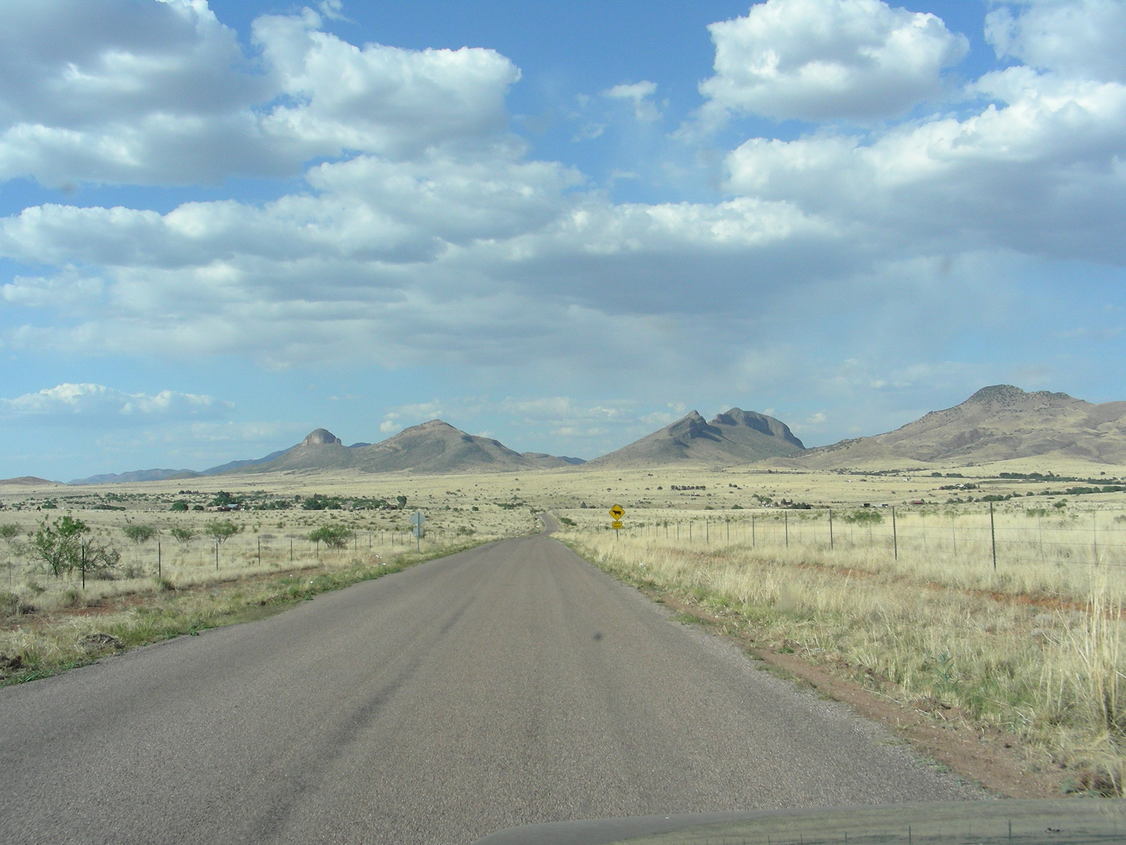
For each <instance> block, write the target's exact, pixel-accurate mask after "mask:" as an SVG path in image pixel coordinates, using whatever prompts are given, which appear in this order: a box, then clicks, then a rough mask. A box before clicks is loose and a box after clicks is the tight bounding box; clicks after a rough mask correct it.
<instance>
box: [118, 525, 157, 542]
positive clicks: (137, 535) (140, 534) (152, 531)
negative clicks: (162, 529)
mask: <svg viewBox="0 0 1126 845" xmlns="http://www.w3.org/2000/svg"><path fill="white" fill-rule="evenodd" d="M121 533H122V534H124V535H125V536H126V537H127V538H128V539H130V540H132V541H133V542H134V543H137V544H138V545H140V544H141V543H146V542H148V541H149V540H151V539H152V538H153V537H155V536H156V535H157V530H156V526H155V525H149V524H147V523H144V522H129V523H126V524H125V525H123V526H121Z"/></svg>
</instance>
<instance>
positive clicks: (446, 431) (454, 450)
mask: <svg viewBox="0 0 1126 845" xmlns="http://www.w3.org/2000/svg"><path fill="white" fill-rule="evenodd" d="M575 463H582V461H581V460H579V459H578V458H558V457H555V456H553V455H545V454H542V453H536V452H529V453H527V454H521V453H519V452H514V451H513V450H512V449H509V448H508V447H507V446H505V445H504V444H503V443H501V442H500V441H499V440H493V439H492V438H488V437H478V436H476V435H473V434H466V433H465V432H464V431H462V430H461V429H458V428H454V427H453V426H452V425H450V424H449V423H446V422H443V421H442V420H430V421H429V422H424V423H421V424H420V425H415V426H411V427H410V428H407V429H404V430H403V431H401V432H399V433H398V434H396V435H395V436H394V437H390V438H388V439H387V440H383V441H381V442H379V443H372V444H368V443H362V444H356V445H355V446H344V445H343V444H342V443H341V441H340V438H338V437H336V436H335V435H334V434H332V433H331V432H329V431H326V430H325V429H323V428H318V429H317V430H316V431H313V432H311V433H310V434H309V436H308V437H306V438H305V439H304V440H303V441H302V442H301V443H299V444H297V445H296V446H294V447H293V448H291V449H287V450H285V451H283V452H281V453H275V455H274V456H271V457H270V458H269V459H267V460H262V461H257V462H253V463H250V464H243V465H242V466H240V467H238V468H237V471H238V472H255V473H258V472H283V471H289V470H324V469H356V470H360V471H361V472H398V471H404V470H407V471H411V472H424V473H433V474H442V473H454V472H513V471H517V470H529V469H545V468H552V467H561V466H570V465H573V464H575Z"/></svg>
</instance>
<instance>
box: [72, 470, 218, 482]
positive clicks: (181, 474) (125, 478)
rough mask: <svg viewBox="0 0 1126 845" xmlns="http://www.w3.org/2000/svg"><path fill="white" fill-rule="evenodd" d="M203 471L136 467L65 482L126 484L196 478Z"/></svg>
mask: <svg viewBox="0 0 1126 845" xmlns="http://www.w3.org/2000/svg"><path fill="white" fill-rule="evenodd" d="M200 475H203V473H200V472H195V471H193V470H190V469H138V470H134V471H133V472H121V473H113V472H109V473H104V474H102V475H91V476H90V477H89V478H76V479H75V480H74V481H68V482H67V484H128V483H130V482H133V481H164V480H166V479H169V478H198V477H199V476H200Z"/></svg>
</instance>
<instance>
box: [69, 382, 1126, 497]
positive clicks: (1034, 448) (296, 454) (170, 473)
mask: <svg viewBox="0 0 1126 845" xmlns="http://www.w3.org/2000/svg"><path fill="white" fill-rule="evenodd" d="M1025 457H1043V458H1045V459H1046V460H1050V459H1053V458H1056V459H1065V458H1066V459H1080V460H1086V461H1092V462H1098V463H1108V464H1126V402H1108V403H1105V404H1101V405H1095V404H1092V403H1090V402H1085V401H1083V400H1082V399H1075V398H1074V397H1071V396H1068V395H1067V394H1066V393H1050V392H1047V391H1037V392H1032V393H1028V392H1025V391H1024V390H1021V389H1020V388H1018V387H1013V386H1012V385H993V386H991V387H985V388H982V389H981V390H979V391H977V393H975V394H973V395H972V396H971V397H969V399H967V400H966V401H965V402H962V403H961V404H959V405H956V406H954V407H952V408H947V409H945V410H941V411H932V412H930V413H928V414H926V415H925V416H923V417H921V418H920V419H918V420H915V421H914V422H910V423H907V424H906V425H904V426H901V427H900V428H897V429H896V430H895V431H890V432H887V433H885V434H877V435H875V436H872V437H861V438H856V439H853V440H843V441H841V442H840V443H836V444H833V445H831V446H821V447H817V448H814V449H806V448H805V446H804V445H803V444H802V442H801V440H799V439H798V438H797V437H795V436H794V434H793V432H791V431H790V428H789V426H787V425H786V424H785V423H783V422H782V421H780V420H777V419H775V418H774V417H770V416H767V415H765V414H760V413H756V412H754V411H744V410H742V409H740V408H731V409H730V410H728V411H725V412H724V413H722V414H719V415H717V416H716V417H715V418H714V419H712V420H710V421H709V420H705V419H704V417H703V416H701V415H700V414H699V413H698V412H697V411H691V412H690V413H688V414H686V415H685V416H684V417H682V418H681V419H679V420H677V421H676V422H674V423H671V424H670V425H667V426H665V427H664V428H662V429H660V430H658V431H655V432H653V433H652V434H649V435H646V436H645V437H642V438H641V439H640V440H637V441H635V442H633V443H631V444H629V445H628V446H624V447H622V448H621V449H617V450H616V451H613V452H610V453H609V454H607V455H603V456H602V457H599V458H595V459H594V460H592V461H589V462H584V461H582V460H581V459H579V458H568V457H557V456H554V455H546V454H543V453H539V452H516V451H513V450H512V449H509V448H508V447H507V446H505V445H504V444H503V443H501V442H500V441H498V440H494V439H491V438H487V437H479V436H476V435H472V434H467V433H466V432H464V431H461V430H460V429H457V428H454V427H453V426H452V425H450V424H449V423H445V422H443V421H441V420H430V421H429V422H425V423H422V424H420V425H415V426H411V427H410V428H407V429H405V430H403V431H402V432H400V433H399V434H396V435H395V436H393V437H390V438H388V439H387V440H383V441H381V442H379V443H374V444H371V443H356V444H353V445H351V446H345V445H344V444H343V442H342V441H341V440H340V438H338V437H336V436H335V435H334V434H332V433H331V432H330V431H328V430H326V429H323V428H318V429H315V430H314V431H312V432H310V433H309V435H308V436H306V437H305V439H304V440H302V441H301V442H300V443H298V444H296V445H295V446H292V447H290V448H289V449H284V450H281V451H277V452H271V453H270V454H268V455H266V456H264V457H261V458H255V459H249V460H240V461H232V462H230V463H226V464H221V465H220V466H216V467H212V468H210V469H206V470H203V471H202V472H196V471H193V470H172V469H151V470H139V471H135V472H128V473H122V474H120V475H96V476H91V477H89V478H84V479H80V480H78V481H72V482H71V483H72V484H103V483H114V482H127V481H154V480H163V479H176V478H196V477H200V476H215V475H224V474H227V473H234V472H238V473H267V472H297V471H317V470H334V469H353V470H359V471H361V472H373V473H378V472H396V471H410V472H419V473H431V474H442V473H455V472H460V473H472V472H514V471H520V470H524V471H529V470H536V469H556V468H561V467H577V466H580V465H583V466H587V467H591V468H630V467H635V468H636V467H646V466H654V467H656V466H666V465H677V464H687V463H692V464H699V465H707V466H736V465H739V464H746V463H753V462H755V461H761V460H765V459H782V460H784V461H785V462H786V463H787V464H789V465H791V466H797V467H808V468H810V469H831V468H839V467H847V466H854V465H860V464H868V465H875V464H887V465H890V464H896V463H898V464H903V463H904V462H907V463H913V462H918V463H945V464H959V465H969V464H977V463H988V462H993V461H1000V460H1009V459H1012V458H1025Z"/></svg>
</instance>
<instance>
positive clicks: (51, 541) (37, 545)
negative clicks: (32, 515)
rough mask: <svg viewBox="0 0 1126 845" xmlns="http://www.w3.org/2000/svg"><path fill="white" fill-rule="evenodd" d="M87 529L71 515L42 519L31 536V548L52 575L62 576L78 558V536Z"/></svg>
mask: <svg viewBox="0 0 1126 845" xmlns="http://www.w3.org/2000/svg"><path fill="white" fill-rule="evenodd" d="M89 530H90V529H89V528H88V527H87V525H86V523H85V522H83V521H82V520H80V519H74V518H73V517H71V516H64V517H62V518H61V519H56V520H54V521H53V522H47V521H46V520H44V522H43V524H42V525H40V526H39V529H38V530H37V531H36V532H35V534H34V535H33V536H32V538H31V550H32V552H33V553H34V554H35V556H36V557H38V558H39V559H40V560H42V561H43V563H45V564H46V565H47V568H48V569H50V570H51V574H52V575H54V576H55V577H56V578H62V576H63V573H64V572H69V571H70V570H71V569H73V568H74V564H75V562H76V561H77V560H78V554H79V552H78V538H79V537H81V536H82V535H83V534H85V533H86V532H87V531H89Z"/></svg>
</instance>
